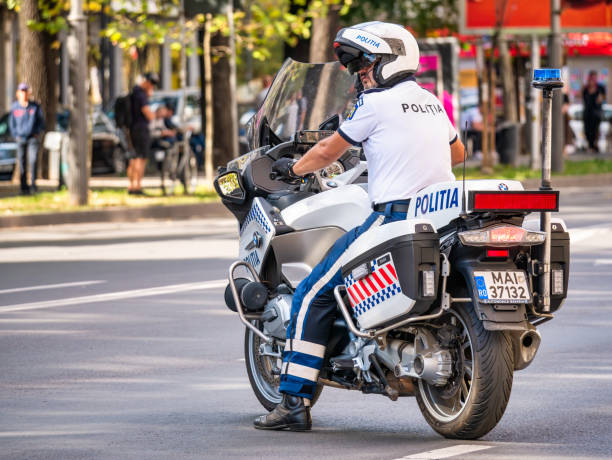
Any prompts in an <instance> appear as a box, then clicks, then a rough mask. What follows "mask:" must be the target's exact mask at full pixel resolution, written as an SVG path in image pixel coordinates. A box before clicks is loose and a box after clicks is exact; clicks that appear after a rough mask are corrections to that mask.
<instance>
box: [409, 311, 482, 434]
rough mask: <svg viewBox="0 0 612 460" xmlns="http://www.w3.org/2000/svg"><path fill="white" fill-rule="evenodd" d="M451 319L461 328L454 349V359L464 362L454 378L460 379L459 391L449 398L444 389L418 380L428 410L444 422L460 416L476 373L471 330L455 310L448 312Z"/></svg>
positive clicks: (469, 394) (465, 405) (470, 391)
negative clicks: (444, 395)
mask: <svg viewBox="0 0 612 460" xmlns="http://www.w3.org/2000/svg"><path fill="white" fill-rule="evenodd" d="M448 314H449V315H451V321H452V322H454V323H455V324H456V325H458V326H459V327H460V328H461V339H460V344H459V346H458V347H457V348H455V350H454V353H455V354H454V356H453V359H454V360H460V361H461V362H462V366H461V370H460V372H458V373H457V375H456V376H454V378H457V379H460V381H459V382H457V383H458V388H457V391H455V392H454V394H453V395H452V396H450V397H449V398H445V397H443V391H441V390H440V389H438V388H436V387H435V386H433V385H430V384H428V383H427V382H425V381H423V380H420V379H419V381H418V386H419V392H420V393H421V396H422V400H423V402H424V404H425V406H426V407H427V410H428V412H429V413H430V414H431V415H432V417H434V418H435V419H436V420H438V421H440V422H444V423H448V422H451V421H453V420H455V419H456V418H457V417H459V416H460V415H461V414H462V413H463V411H464V410H465V408H466V407H467V403H468V401H469V399H470V396H471V394H472V387H473V385H472V382H473V380H472V378H473V374H474V353H473V350H474V346H473V343H472V339H471V338H470V334H469V330H468V328H467V325H466V324H465V321H464V320H463V319H462V318H461V317H460V316H459V315H458V314H457V313H456V312H454V311H452V310H450V311H449V312H448Z"/></svg>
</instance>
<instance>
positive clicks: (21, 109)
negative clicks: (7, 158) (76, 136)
mask: <svg viewBox="0 0 612 460" xmlns="http://www.w3.org/2000/svg"><path fill="white" fill-rule="evenodd" d="M9 129H10V130H11V136H12V137H13V138H14V139H15V140H16V141H17V158H18V161H19V170H20V173H21V175H20V179H21V193H22V194H23V195H29V194H31V193H36V191H37V188H36V166H37V163H38V147H39V144H40V141H39V135H40V133H42V132H43V131H44V130H45V118H44V116H43V113H42V110H41V108H40V105H38V104H37V103H36V102H34V101H31V100H30V87H29V86H28V84H27V83H20V84H19V86H18V87H17V100H16V101H15V102H13V105H12V106H11V114H10V117H9ZM28 173H29V174H30V185H28Z"/></svg>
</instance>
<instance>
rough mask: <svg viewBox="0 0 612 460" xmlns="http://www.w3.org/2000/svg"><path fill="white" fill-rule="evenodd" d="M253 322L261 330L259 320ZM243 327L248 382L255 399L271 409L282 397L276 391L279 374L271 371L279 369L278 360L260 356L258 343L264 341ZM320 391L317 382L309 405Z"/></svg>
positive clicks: (313, 402) (312, 404)
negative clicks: (274, 360)
mask: <svg viewBox="0 0 612 460" xmlns="http://www.w3.org/2000/svg"><path fill="white" fill-rule="evenodd" d="M253 324H254V325H255V326H256V327H258V328H259V329H260V330H261V323H260V321H254V322H253ZM245 329H246V330H245V334H244V361H245V364H246V369H247V374H248V375H249V382H250V383H251V388H252V389H253V393H255V396H256V397H257V400H258V401H259V402H260V403H261V405H262V406H263V407H265V408H266V410H268V411H271V410H272V409H274V408H275V407H276V405H277V404H278V403H280V402H281V399H282V395H281V393H279V391H278V386H279V383H280V382H279V375H278V374H275V373H274V372H273V371H277V372H278V371H279V370H280V360H276V361H277V362H276V363H273V362H272V360H273V358H271V357H269V356H261V355H260V354H259V345H260V344H262V343H264V341H263V340H262V339H261V337H259V336H258V335H257V334H255V333H254V332H253V331H252V330H251V329H249V328H245ZM274 367H276V369H274ZM322 391H323V385H321V384H318V385H317V389H316V390H315V394H314V397H313V399H312V401H311V402H310V405H311V406H314V405H315V403H316V402H317V400H318V399H319V396H320V395H321V392H322Z"/></svg>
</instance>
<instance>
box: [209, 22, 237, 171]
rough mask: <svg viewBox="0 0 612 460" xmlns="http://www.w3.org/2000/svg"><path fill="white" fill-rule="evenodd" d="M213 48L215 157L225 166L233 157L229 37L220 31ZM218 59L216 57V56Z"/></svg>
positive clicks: (212, 45) (215, 163)
mask: <svg viewBox="0 0 612 460" xmlns="http://www.w3.org/2000/svg"><path fill="white" fill-rule="evenodd" d="M211 47H212V48H213V65H212V80H213V81H212V87H213V88H214V91H213V119H214V125H213V126H214V135H213V150H214V151H213V157H214V165H215V167H217V166H225V165H226V164H227V163H228V162H229V161H230V160H232V159H233V155H232V152H233V138H232V126H233V125H234V124H233V123H232V115H231V110H229V108H228V101H229V100H230V91H231V87H230V62H229V56H228V53H229V37H224V36H223V35H221V34H220V33H217V34H215V35H214V36H213V37H212V38H211ZM215 55H216V56H217V58H218V59H216V60H215V59H214V56H215Z"/></svg>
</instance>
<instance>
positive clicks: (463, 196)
mask: <svg viewBox="0 0 612 460" xmlns="http://www.w3.org/2000/svg"><path fill="white" fill-rule="evenodd" d="M467 127H468V123H467V121H466V122H465V129H464V130H463V180H462V183H463V184H462V186H463V191H462V192H461V212H460V213H459V216H460V217H461V218H462V219H465V218H466V217H467V212H466V210H465V162H466V160H467V147H466V145H467V140H466V136H467Z"/></svg>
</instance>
